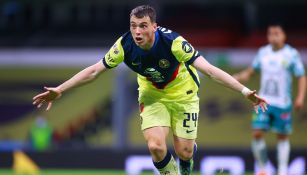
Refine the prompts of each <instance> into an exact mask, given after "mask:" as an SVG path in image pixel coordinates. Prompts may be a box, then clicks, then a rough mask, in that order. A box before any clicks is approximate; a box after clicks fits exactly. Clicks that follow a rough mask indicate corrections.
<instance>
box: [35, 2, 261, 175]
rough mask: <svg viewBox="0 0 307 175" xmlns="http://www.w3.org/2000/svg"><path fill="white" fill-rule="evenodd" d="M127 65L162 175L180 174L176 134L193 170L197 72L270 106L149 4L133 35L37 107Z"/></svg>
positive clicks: (38, 100)
mask: <svg viewBox="0 0 307 175" xmlns="http://www.w3.org/2000/svg"><path fill="white" fill-rule="evenodd" d="M122 62H125V64H126V65H127V66H128V67H129V68H130V69H132V70H133V71H135V72H136V73H138V78H137V80H138V84H139V104H140V113H141V114H140V115H141V128H142V131H143V135H144V138H145V140H146V141H147V145H148V149H149V151H150V153H151V155H152V159H153V164H154V165H155V167H156V168H157V169H158V170H159V171H160V173H161V174H162V175H177V174H179V172H178V168H177V164H176V161H175V160H174V158H173V156H172V155H171V153H170V152H169V151H168V150H167V145H166V137H167V135H168V133H169V130H170V129H171V130H172V132H173V140H174V149H175V152H176V154H177V156H178V157H179V160H180V161H179V162H180V163H179V171H180V174H181V175H189V174H191V172H192V169H193V154H194V152H195V150H196V145H195V139H196V135H197V121H198V113H199V98H198V96H197V92H198V86H199V78H198V75H197V71H196V70H198V71H200V72H202V73H204V74H206V75H208V76H209V77H211V78H212V79H214V80H215V81H217V82H219V83H221V84H222V85H224V86H226V87H229V88H231V89H233V90H235V91H238V92H242V93H243V95H244V96H245V97H247V98H248V99H249V100H251V101H252V102H253V104H254V106H255V107H258V106H260V107H261V108H262V110H265V109H266V102H265V101H264V100H263V99H262V98H260V97H258V96H257V95H256V92H255V91H250V90H249V89H248V88H246V87H245V86H243V85H242V84H241V83H239V82H238V81H237V80H235V79H234V78H233V77H232V76H230V75H229V74H227V73H225V72H224V71H222V70H220V69H218V68H216V67H214V66H212V65H211V64H209V63H208V62H207V61H206V59H205V58H204V57H202V56H200V55H199V53H198V51H196V50H195V49H194V48H193V47H192V46H191V45H190V44H189V43H188V42H187V41H186V40H185V39H184V38H183V37H181V36H180V35H178V34H177V33H175V32H173V31H171V30H169V29H165V28H162V27H157V23H156V13H155V10H154V9H153V8H152V7H150V6H147V5H145V6H138V7H136V8H135V9H133V10H132V11H131V14H130V31H129V32H127V33H125V34H124V35H122V36H121V37H120V38H119V39H118V40H117V41H116V42H115V44H114V45H113V46H112V47H111V49H110V50H109V51H108V52H107V54H106V55H105V56H104V58H103V59H102V60H100V61H99V62H97V63H96V64H94V65H92V66H89V67H88V68H86V69H84V70H82V71H81V72H79V73H78V74H76V75H75V76H73V77H72V78H71V79H69V80H67V81H66V82H64V83H63V84H61V85H59V86H58V87H45V90H46V92H44V93H41V94H39V95H37V96H35V97H34V98H33V104H34V105H37V107H41V106H42V104H43V103H47V104H48V107H47V110H49V109H50V107H51V105H52V103H53V101H54V100H55V99H57V98H59V97H60V96H61V95H62V93H63V92H64V91H67V90H68V89H70V88H73V87H76V86H79V85H81V84H84V83H87V82H90V81H92V80H94V79H95V78H97V76H98V75H99V74H101V73H102V72H104V71H106V70H108V69H111V68H114V67H116V66H117V65H119V64H120V63H122ZM114 107H116V106H114Z"/></svg>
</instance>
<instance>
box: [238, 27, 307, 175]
mask: <svg viewBox="0 0 307 175" xmlns="http://www.w3.org/2000/svg"><path fill="white" fill-rule="evenodd" d="M267 39H268V42H269V44H268V45H266V46H263V47H261V48H260V49H259V51H258V53H257V55H256V57H255V59H254V61H253V63H252V66H251V67H249V68H247V69H246V70H243V71H242V72H240V73H238V74H236V75H234V77H235V78H236V79H237V80H239V81H247V80H248V79H249V78H250V77H251V76H252V75H254V74H255V72H256V71H259V72H260V74H261V87H260V92H259V94H260V95H261V96H262V97H263V98H264V99H266V100H267V102H268V104H269V107H268V111H267V112H266V113H263V112H260V113H258V114H254V115H253V118H252V128H253V141H252V151H253V154H254V157H255V160H256V161H257V163H258V165H259V167H260V172H259V173H265V166H266V163H267V160H268V159H267V152H266V144H265V141H264V139H263V137H264V132H265V131H267V130H269V129H270V130H272V131H273V132H274V133H276V136H277V140H278V143H277V161H278V175H287V167H288V160H289V154H290V144H289V139H288V136H289V134H290V133H291V131H292V114H291V112H292V106H293V105H292V95H291V93H292V91H291V90H292V74H294V76H295V77H296V78H297V79H298V89H297V96H296V99H295V101H294V109H296V110H300V109H301V108H302V107H303V105H304V98H305V88H306V77H305V70H304V66H303V64H302V61H301V59H300V55H299V53H298V51H297V50H296V49H294V48H293V47H291V46H289V45H288V44H286V43H285V41H286V34H285V31H284V29H283V27H282V26H281V25H279V24H274V25H270V26H268V29H267Z"/></svg>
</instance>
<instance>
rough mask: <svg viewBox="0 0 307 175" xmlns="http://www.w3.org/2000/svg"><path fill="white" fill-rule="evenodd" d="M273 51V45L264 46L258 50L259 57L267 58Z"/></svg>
mask: <svg viewBox="0 0 307 175" xmlns="http://www.w3.org/2000/svg"><path fill="white" fill-rule="evenodd" d="M271 50H272V47H271V45H269V44H267V45H264V46H261V47H260V48H259V49H258V53H257V55H258V57H259V58H261V57H262V56H265V55H268V54H270V53H271Z"/></svg>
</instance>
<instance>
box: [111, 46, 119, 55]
mask: <svg viewBox="0 0 307 175" xmlns="http://www.w3.org/2000/svg"><path fill="white" fill-rule="evenodd" d="M112 48H113V53H114V54H115V55H117V54H118V53H119V49H118V48H117V44H114V45H113V47H112Z"/></svg>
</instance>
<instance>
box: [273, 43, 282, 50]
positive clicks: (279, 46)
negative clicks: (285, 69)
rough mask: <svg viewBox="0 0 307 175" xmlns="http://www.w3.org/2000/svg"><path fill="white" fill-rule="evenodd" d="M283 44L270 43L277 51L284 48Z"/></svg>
mask: <svg viewBox="0 0 307 175" xmlns="http://www.w3.org/2000/svg"><path fill="white" fill-rule="evenodd" d="M284 46H285V44H284V43H283V44H278V45H272V49H273V51H275V52H276V51H279V50H280V49H282V48H284Z"/></svg>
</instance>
